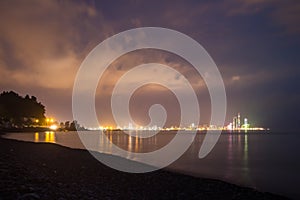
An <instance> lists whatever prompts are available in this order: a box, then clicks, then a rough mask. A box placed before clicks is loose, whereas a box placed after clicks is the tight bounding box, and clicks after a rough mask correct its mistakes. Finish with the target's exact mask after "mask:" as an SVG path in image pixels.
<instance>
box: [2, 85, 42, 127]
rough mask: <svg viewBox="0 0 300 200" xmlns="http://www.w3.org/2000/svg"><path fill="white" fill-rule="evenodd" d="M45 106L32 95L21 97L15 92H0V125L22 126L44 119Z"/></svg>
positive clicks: (38, 122) (37, 122)
mask: <svg viewBox="0 0 300 200" xmlns="http://www.w3.org/2000/svg"><path fill="white" fill-rule="evenodd" d="M45 111H46V110H45V106H44V105H42V104H41V103H40V102H38V101H37V98H36V97H34V96H31V97H29V95H26V96H25V97H22V96H20V95H18V94H17V93H15V92H13V91H10V92H6V91H5V92H2V93H1V94H0V126H2V127H6V128H10V127H17V128H20V127H24V126H29V125H32V124H34V123H36V124H37V125H38V124H40V123H43V122H44V121H45Z"/></svg>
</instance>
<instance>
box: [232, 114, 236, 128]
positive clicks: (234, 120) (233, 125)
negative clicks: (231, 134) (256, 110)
mask: <svg viewBox="0 0 300 200" xmlns="http://www.w3.org/2000/svg"><path fill="white" fill-rule="evenodd" d="M236 128H237V118H236V117H234V118H233V120H232V129H233V130H235V129H236Z"/></svg>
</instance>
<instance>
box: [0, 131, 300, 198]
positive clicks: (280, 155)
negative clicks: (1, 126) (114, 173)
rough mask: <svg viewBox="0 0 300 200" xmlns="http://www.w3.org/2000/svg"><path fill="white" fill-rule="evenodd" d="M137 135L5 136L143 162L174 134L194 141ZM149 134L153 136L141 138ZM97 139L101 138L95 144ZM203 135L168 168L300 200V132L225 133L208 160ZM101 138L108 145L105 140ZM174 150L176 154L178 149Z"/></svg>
mask: <svg viewBox="0 0 300 200" xmlns="http://www.w3.org/2000/svg"><path fill="white" fill-rule="evenodd" d="M134 134H135V135H134ZM134 134H132V133H131V134H130V135H128V134H126V133H124V132H122V131H105V132H99V131H79V132H51V131H50V132H36V133H8V134H6V135H4V136H3V137H5V138H10V139H15V140H22V141H31V142H37V143H39V142H44V143H45V142H46V143H55V144H58V145H62V146H66V147H70V148H74V149H88V150H93V151H98V152H101V153H105V154H111V155H116V156H121V157H125V158H126V159H130V160H134V161H139V162H143V160H141V159H140V157H138V156H136V155H137V153H139V154H141V153H148V152H153V151H157V150H160V149H162V148H164V147H165V146H166V145H168V144H170V143H171V141H172V140H173V139H174V138H175V136H176V135H178V134H181V135H180V137H181V138H182V139H183V138H185V137H190V135H189V134H191V133H190V132H189V131H185V132H181V133H178V132H176V131H161V132H160V133H158V134H156V135H153V133H152V132H151V131H148V132H147V131H135V133H134ZM147 134H149V135H152V136H151V137H148V138H147V137H145V138H142V137H138V136H139V135H143V136H145V135H147ZM82 135H89V136H93V141H95V142H94V143H93V145H92V146H88V147H86V146H85V145H84V142H82V140H81V139H80V138H81V136H82ZM100 135H101V137H102V139H101V138H100ZM94 136H99V137H98V139H97V137H94ZM205 136H206V133H205V132H198V133H197V134H196V135H195V137H192V139H193V140H192V142H191V145H190V146H189V147H187V150H186V151H185V152H184V153H183V154H182V156H180V157H179V158H178V159H177V160H176V161H174V162H173V163H171V164H170V165H168V166H167V167H166V168H167V169H168V170H171V171H176V172H179V173H183V174H187V175H192V176H196V177H203V178H211V179H218V180H222V181H226V182H230V183H233V184H237V185H241V186H247V187H252V188H255V189H257V190H259V191H263V192H271V193H275V194H280V195H284V196H286V197H290V198H292V199H300V189H299V188H300V132H283V131H282V132H275V131H259V132H234V133H232V132H222V134H221V135H220V137H219V139H218V141H217V143H216V144H215V146H214V147H213V148H212V150H211V151H210V152H209V154H208V155H207V156H205V157H204V158H199V156H198V154H199V150H200V148H201V146H202V145H203V140H204V138H205ZM103 137H106V138H107V140H103ZM180 137H179V139H180ZM208 142H210V141H208ZM211 142H212V141H211ZM114 145H117V146H118V147H119V148H120V149H122V150H123V152H126V154H120V153H118V152H116V151H115V150H114V148H112V147H113V146H114ZM177 145H180V144H177ZM177 147H179V146H177ZM173 148H174V147H173ZM175 150H177V148H176V147H175V148H174V151H175ZM171 153H172V149H171ZM170 155H171V154H170Z"/></svg>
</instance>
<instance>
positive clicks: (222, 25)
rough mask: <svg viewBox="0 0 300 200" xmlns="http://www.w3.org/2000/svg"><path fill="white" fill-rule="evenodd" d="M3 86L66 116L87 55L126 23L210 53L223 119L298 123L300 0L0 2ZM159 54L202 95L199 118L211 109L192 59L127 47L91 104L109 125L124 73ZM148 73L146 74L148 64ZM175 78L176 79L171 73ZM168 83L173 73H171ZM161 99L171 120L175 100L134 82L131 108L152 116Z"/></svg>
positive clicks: (54, 113)
mask: <svg viewBox="0 0 300 200" xmlns="http://www.w3.org/2000/svg"><path fill="white" fill-rule="evenodd" d="M0 13H1V14H0V15H1V17H0V27H1V28H0V75H1V78H0V90H1V91H2V90H14V91H16V92H18V93H20V94H21V95H25V94H30V95H34V96H36V97H37V98H38V100H39V101H41V102H42V103H43V104H44V105H46V110H47V115H48V116H53V117H55V118H56V119H57V120H59V121H62V120H70V119H72V109H71V102H72V87H73V82H74V79H75V75H76V72H77V70H78V68H79V66H80V64H81V62H82V61H83V59H84V58H85V56H86V55H87V54H88V53H89V52H90V51H91V50H92V49H93V48H94V47H95V46H96V45H98V44H99V43H100V42H101V41H103V40H104V39H106V38H108V37H110V36H112V35H114V34H116V33H119V32H120V31H124V30H127V29H131V28H136V27H144V26H155V27H165V28H169V29H174V30H178V31H180V32H182V33H184V34H186V35H189V36H190V37H192V38H193V39H195V40H197V41H198V42H199V43H200V44H201V45H203V47H204V48H205V49H206V50H207V51H208V53H209V54H210V55H211V57H212V58H213V59H214V61H215V63H216V64H217V66H218V67H219V70H220V72H221V74H222V76H223V79H224V83H225V87H226V92H227V101H228V108H227V111H228V112H227V122H229V121H230V120H231V117H232V116H233V115H234V114H235V113H237V112H241V113H242V116H243V117H246V116H247V117H248V119H249V123H250V124H251V123H252V124H256V125H257V126H265V127H271V128H283V127H289V128H291V129H297V128H299V127H300V125H299V124H300V123H299V122H300V118H299V113H300V109H299V108H300V106H299V102H300V96H299V85H300V80H299V78H298V77H299V75H300V73H299V72H300V68H299V66H300V56H299V52H300V46H299V44H300V37H299V36H300V26H299V24H300V2H299V1H281V0H274V1H270V0H243V1H235V0H229V1H226V3H225V2H222V1H164V2H162V1H138V0H132V1H126V2H123V1H120V2H115V1H111V2H110V1H54V0H53V1H38V0H36V1H31V0H30V1H14V0H11V1H0ZM144 62H158V63H162V64H166V65H169V66H172V67H174V68H175V69H177V70H180V71H181V72H182V73H184V74H186V75H188V76H189V77H190V79H191V82H192V85H193V87H194V88H195V91H196V92H197V97H198V99H199V102H200V110H201V119H200V121H201V123H207V121H208V119H209V116H210V101H209V95H208V92H207V89H206V86H205V84H204V83H203V81H201V80H200V81H199V77H198V76H197V75H195V74H194V71H193V70H192V69H191V67H190V66H189V64H188V63H186V62H185V61H184V60H182V59H179V58H178V57H176V56H174V55H172V54H170V53H166V52H161V51H152V50H148V51H144V52H132V53H130V54H128V55H126V56H123V57H121V58H120V59H118V60H116V61H115V62H114V63H113V64H112V66H111V67H110V68H109V70H108V71H107V74H106V76H107V78H106V79H105V80H103V81H102V82H101V81H100V83H99V87H98V90H97V96H96V102H97V103H96V107H97V110H98V111H99V116H100V117H102V119H101V121H102V122H103V123H104V124H109V123H111V122H110V118H109V114H108V115H107V116H106V115H105V113H107V112H108V110H107V109H108V107H109V105H110V102H109V97H110V92H111V90H112V88H113V86H114V84H115V83H116V81H117V80H118V78H119V77H120V76H121V75H122V74H124V72H125V71H126V70H127V69H128V68H129V67H132V66H135V65H138V64H141V63H144ZM145 73H146V72H145ZM170 78H172V77H170ZM173 78H174V83H175V82H176V81H175V80H177V79H178V78H179V77H173ZM158 102H160V103H162V104H163V105H165V106H166V109H167V110H169V111H170V119H168V120H169V121H168V123H169V124H172V123H175V122H176V121H177V120H178V112H175V111H174V112H173V111H172V110H173V108H174V107H176V106H178V102H176V100H175V99H174V96H172V94H171V93H169V92H166V91H165V88H162V87H159V86H148V87H145V88H141V89H139V90H138V91H137V92H136V93H135V94H134V98H132V115H133V116H135V117H136V118H137V119H138V120H141V123H144V122H145V121H147V120H149V119H148V116H147V112H146V111H147V109H148V108H149V106H150V105H151V104H153V103H158Z"/></svg>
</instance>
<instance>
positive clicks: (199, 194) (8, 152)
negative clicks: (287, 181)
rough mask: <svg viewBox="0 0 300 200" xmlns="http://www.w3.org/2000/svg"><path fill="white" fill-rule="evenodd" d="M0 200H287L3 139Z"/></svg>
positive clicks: (80, 152) (0, 141)
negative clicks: (121, 168) (122, 169)
mask: <svg viewBox="0 0 300 200" xmlns="http://www.w3.org/2000/svg"><path fill="white" fill-rule="evenodd" d="M0 147H1V150H0V153H1V157H0V180H1V181H0V199H285V198H284V197H281V196H278V195H273V194H270V193H263V192H259V191H257V190H254V189H251V188H246V187H240V186H237V185H233V184H230V183H226V182H223V181H218V180H211V179H202V178H196V177H192V176H187V175H181V174H178V173H174V172H169V171H166V170H159V171H155V172H150V173H145V174H132V173H125V172H119V171H117V170H114V169H111V168H109V167H107V166H105V165H103V164H101V163H100V162H99V161H97V160H96V159H95V158H94V157H93V156H92V155H90V153H89V152H88V151H85V150H76V149H70V148H67V147H62V146H59V145H55V144H49V143H31V142H21V141H14V140H9V139H3V138H1V137H0Z"/></svg>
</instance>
